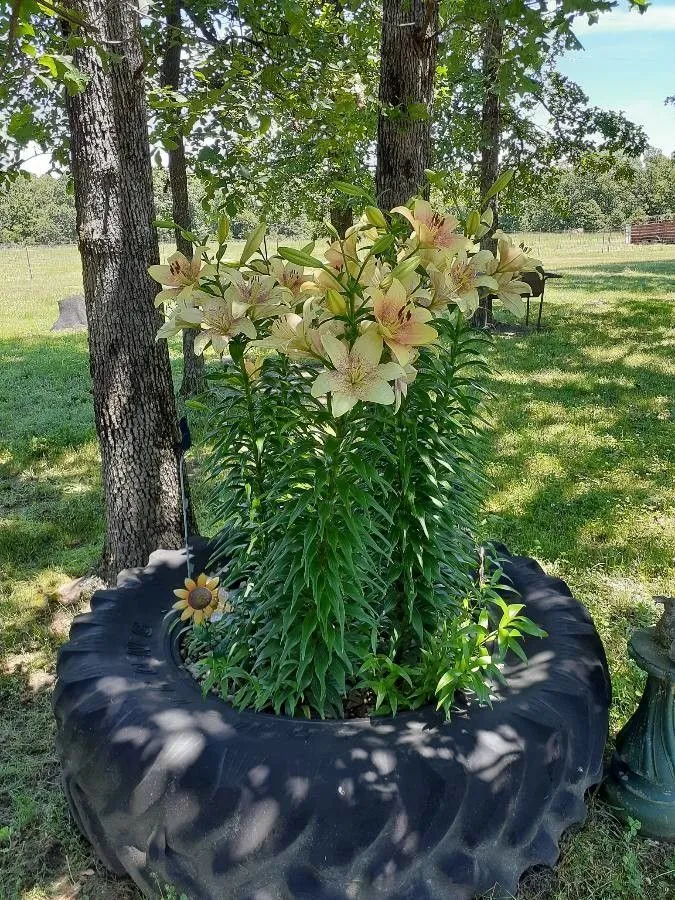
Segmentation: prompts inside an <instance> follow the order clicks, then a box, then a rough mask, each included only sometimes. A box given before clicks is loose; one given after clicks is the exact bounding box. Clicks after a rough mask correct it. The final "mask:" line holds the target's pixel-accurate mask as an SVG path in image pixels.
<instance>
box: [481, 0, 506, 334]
mask: <svg viewBox="0 0 675 900" xmlns="http://www.w3.org/2000/svg"><path fill="white" fill-rule="evenodd" d="M503 45H504V29H503V26H502V23H501V22H500V21H499V16H498V14H497V12H496V10H491V11H490V13H489V18H488V19H487V21H486V23H485V25H484V28H483V111H482V115H481V126H480V149H481V158H480V195H481V198H482V197H484V196H485V195H486V194H487V192H488V191H489V190H490V188H491V187H492V185H493V184H494V183H495V181H496V180H497V176H498V175H499V145H500V143H501V100H500V96H499V73H500V70H501V64H502V50H503ZM488 206H491V207H492V212H493V214H494V221H493V225H492V228H491V229H490V231H489V232H488V233H487V234H486V235H485V236H484V237H483V238H482V240H481V242H480V245H481V248H482V249H483V250H490V251H492V253H494V252H495V251H496V249H497V241H496V240H495V239H494V237H493V235H494V232H495V231H496V230H497V227H498V221H499V219H498V208H497V197H493V198H492V199H491V200H490V201H489V202H488V203H487V204H483V205H482V209H481V211H484V210H486V209H487V208H488ZM492 320H493V318H492V297H491V296H488V297H485V298H483V299H482V300H481V303H480V307H479V308H478V309H477V310H476V313H475V315H474V323H475V324H476V325H478V326H482V327H486V326H487V325H491V324H492Z"/></svg>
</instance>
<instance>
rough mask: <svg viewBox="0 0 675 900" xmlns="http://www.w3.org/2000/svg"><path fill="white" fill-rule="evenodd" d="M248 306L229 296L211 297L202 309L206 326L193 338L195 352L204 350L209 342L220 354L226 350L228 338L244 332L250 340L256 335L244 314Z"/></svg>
mask: <svg viewBox="0 0 675 900" xmlns="http://www.w3.org/2000/svg"><path fill="white" fill-rule="evenodd" d="M247 309H248V307H246V306H245V305H244V304H241V303H236V302H235V301H233V300H232V299H231V298H230V297H211V298H209V301H208V302H207V303H205V304H204V306H203V309H202V325H205V326H206V328H205V329H204V330H202V331H201V332H200V333H199V334H198V335H197V337H196V338H195V353H196V354H197V355H199V354H201V353H203V352H204V350H205V349H206V348H207V347H208V345H209V344H211V346H212V347H213V349H214V350H215V351H216V353H218V354H219V355H221V356H222V354H223V353H225V352H226V351H227V345H228V343H229V339H230V338H233V337H235V336H236V335H238V334H244V335H246V337H248V338H251V339H252V340H253V339H255V338H256V337H257V333H256V330H255V325H254V324H253V322H252V321H251V320H250V319H249V318H248V316H247V315H246V313H247Z"/></svg>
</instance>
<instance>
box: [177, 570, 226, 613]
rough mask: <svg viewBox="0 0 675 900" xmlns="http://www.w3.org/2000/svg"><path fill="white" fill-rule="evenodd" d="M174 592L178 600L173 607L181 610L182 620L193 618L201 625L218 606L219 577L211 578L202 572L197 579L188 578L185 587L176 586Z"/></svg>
mask: <svg viewBox="0 0 675 900" xmlns="http://www.w3.org/2000/svg"><path fill="white" fill-rule="evenodd" d="M174 594H175V595H176V597H178V602H177V603H174V604H173V608H174V609H175V610H178V611H180V614H181V616H180V618H181V621H182V622H187V621H188V619H192V621H193V622H194V624H195V625H201V623H202V622H204V621H206V620H207V619H209V618H210V617H211V615H212V614H213V613H214V612H215V611H216V609H217V607H218V579H217V578H209V577H208V576H207V575H205V574H204V573H203V572H202V574H201V575H200V576H199V577H198V578H197V580H196V581H195V580H194V579H192V578H186V579H185V588H176V590H175V591H174Z"/></svg>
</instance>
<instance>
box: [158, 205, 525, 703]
mask: <svg viewBox="0 0 675 900" xmlns="http://www.w3.org/2000/svg"><path fill="white" fill-rule="evenodd" d="M491 226H492V221H491V218H490V213H489V211H488V212H487V213H484V214H483V215H481V214H479V213H472V214H471V215H470V216H468V217H467V220H466V221H465V222H464V223H460V222H459V221H458V220H457V219H456V218H455V217H453V216H451V215H448V214H446V213H444V212H442V211H440V210H437V209H434V208H433V207H432V205H431V204H430V203H429V202H428V201H426V200H423V199H416V200H413V201H411V203H410V204H409V205H407V206H402V207H396V208H395V209H393V210H391V212H389V213H386V212H383V211H382V210H380V209H378V208H376V207H375V206H372V205H370V206H366V207H365V209H364V213H363V218H362V220H361V221H360V222H358V224H356V225H355V226H354V227H353V228H351V229H349V231H348V232H347V234H346V235H345V236H344V237H340V236H339V235H338V234H337V232H335V231H333V230H331V229H329V230H330V231H331V234H330V237H329V240H328V242H327V245H326V246H325V249H324V250H323V252H321V251H320V250H318V249H317V248H316V246H315V244H310V245H307V246H305V247H304V248H302V249H294V248H291V247H280V248H278V250H277V252H276V253H273V254H270V253H269V252H268V250H267V244H266V241H265V228H264V225H260V226H259V227H258V228H256V229H255V230H254V232H253V233H252V234H251V235H250V236H249V238H248V240H247V241H246V244H245V246H244V249H243V251H242V253H241V255H240V257H239V258H238V259H234V260H228V259H227V258H226V255H227V237H228V222H227V220H226V219H225V218H223V219H222V220H221V222H220V224H219V227H218V233H217V235H216V246H215V249H214V250H212V249H211V244H209V243H208V241H206V240H204V241H200V242H198V245H197V248H196V251H195V256H194V257H193V260H192V261H188V260H187V259H186V258H185V257H184V256H182V255H181V254H179V253H178V254H174V255H173V256H172V257H171V258H170V260H169V264H168V266H153V267H151V269H150V275H151V276H152V277H153V278H155V279H156V280H157V281H159V282H160V283H161V284H162V285H163V290H162V291H161V292H160V294H158V301H159V302H160V303H161V304H163V305H164V309H165V313H166V321H165V323H164V325H163V326H162V328H161V330H160V333H159V336H160V337H171V336H173V335H175V334H178V333H179V332H180V331H182V330H184V329H188V328H189V329H194V330H196V331H197V332H198V334H197V337H196V339H195V351H196V352H198V353H204V352H209V353H213V354H215V356H216V357H217V359H218V360H219V361H220V363H221V368H220V370H218V371H216V372H214V373H213V374H212V378H211V384H212V387H211V390H210V392H209V394H208V396H207V397H206V398H205V399H204V405H205V407H206V409H207V411H208V412H207V417H208V418H209V420H210V425H211V429H210V430H211V437H210V441H209V443H210V445H211V457H210V460H211V467H210V472H209V475H210V480H211V484H212V495H211V504H212V510H213V515H214V521H215V522H217V524H218V528H219V534H218V537H217V538H216V540H215V541H214V544H213V547H214V553H213V558H212V560H211V563H210V568H211V569H212V570H213V571H212V575H211V576H210V577H209V578H207V577H206V576H205V575H204V576H200V577H201V581H200V580H199V579H197V581H196V582H195V584H196V585H202V587H201V588H199V590H201V591H202V593H204V594H205V598H204V599H205V600H206V599H207V598H206V589H207V588H208V589H209V590H211V588H212V586H213V585H215V584H217V583H219V584H220V585H221V589H222V590H223V591H226V595H227V598H228V599H227V604H226V609H225V610H224V609H222V608H220V607H219V605H218V603H217V601H216V599H215V598H216V594H215V593H214V594H213V598H212V602H208V603H204V604H203V607H202V606H201V601H200V604H198V606H199V609H198V610H197V612H195V613H194V614H192V606H194V604H192V603H191V599H190V598H191V597H192V594H191V593H190V588H191V585H190V586H188V588H187V590H185V589H180V590H179V591H178V592H177V593H178V596H179V603H178V604H177V609H178V611H179V612H180V613H181V618H182V620H183V621H185V622H187V623H188V624H187V625H186V628H187V629H188V636H187V639H186V642H185V647H186V653H187V655H188V656H189V658H190V659H191V660H192V661H193V662H195V663H196V664H197V669H198V671H200V673H201V675H202V678H203V680H204V684H205V687H206V688H207V689H208V688H213V689H216V690H219V691H220V692H221V693H222V695H223V696H224V697H225V698H226V699H228V700H229V701H230V702H233V703H234V704H235V705H237V706H238V707H252V708H255V709H273V710H274V711H275V712H285V713H287V714H290V715H297V714H305V715H310V716H312V715H319V716H341V715H345V714H346V713H347V712H348V711H349V709H350V708H351V706H353V705H356V706H359V707H362V706H363V704H364V703H365V704H366V706H368V705H370V708H371V709H372V711H373V712H388V713H396V712H397V711H398V710H399V709H403V708H415V707H417V706H420V705H422V704H424V703H429V702H434V703H436V705H437V706H438V707H439V708H442V709H443V710H444V711H445V712H446V714H449V712H450V709H451V707H452V703H453V700H454V697H455V694H456V692H457V691H458V690H462V691H464V692H465V693H467V694H468V695H470V696H473V697H475V698H476V700H477V701H478V702H489V699H490V684H491V683H493V682H494V679H496V678H499V667H500V664H501V662H502V661H503V659H504V657H505V655H506V653H507V652H509V651H513V652H515V653H518V654H520V655H522V648H521V646H520V640H521V638H522V636H523V634H524V633H532V634H536V633H539V632H538V629H537V628H536V626H534V625H533V624H532V623H531V622H529V620H528V619H527V618H526V617H525V616H524V615H523V613H522V607H521V606H520V605H518V604H510V603H509V602H508V600H506V599H505V597H508V594H506V593H505V589H504V588H503V587H502V586H500V582H499V566H498V564H497V563H496V561H494V560H493V561H490V555H489V554H488V561H487V563H486V562H485V561H484V562H483V565H481V566H480V567H479V566H478V563H477V559H478V557H477V554H478V552H479V551H478V547H477V544H478V535H479V522H480V520H481V516H482V509H481V498H482V492H483V488H484V484H485V480H484V476H483V474H482V466H481V459H482V452H483V449H482V448H483V445H484V442H483V439H482V431H483V426H482V424H481V423H482V421H483V417H482V410H481V402H482V398H483V396H484V394H485V389H484V386H483V384H482V383H481V379H482V377H483V376H484V374H485V372H486V371H487V366H486V362H485V359H484V355H483V345H484V337H483V336H482V335H480V334H478V333H477V332H475V331H473V330H472V329H471V327H470V325H469V319H470V317H471V315H472V314H473V312H475V310H476V309H477V308H478V306H479V304H480V301H481V299H482V298H483V297H486V296H488V295H492V296H493V298H496V299H498V300H501V302H502V303H503V305H504V306H505V307H506V308H508V309H509V310H511V311H512V312H514V313H516V314H520V313H521V312H522V311H523V309H524V304H523V302H522V296H523V295H527V294H528V293H529V291H530V289H529V287H528V285H527V284H525V283H524V282H523V281H521V280H520V278H519V276H520V274H521V273H522V272H524V271H528V270H531V269H534V268H535V267H536V266H537V265H538V264H539V263H538V261H537V260H534V259H531V258H529V257H528V256H526V255H525V254H524V253H523V252H522V250H521V249H520V248H518V247H516V246H514V244H513V243H512V242H511V240H510V238H509V237H508V236H507V235H505V234H503V233H501V232H497V233H496V238H497V252H496V253H495V254H493V253H492V252H490V251H489V250H485V249H482V250H481V249H480V247H479V245H478V241H479V240H480V238H481V237H482V236H483V235H485V234H486V233H487V232H488V231H489V230H490V229H491ZM327 229H328V226H327ZM480 552H481V553H483V554H484V550H481V551H480ZM479 570H480V572H481V573H482V574H481V577H476V572H477V571H479ZM216 577H217V578H219V579H220V581H219V582H216V581H215V580H211V579H215V578H216ZM213 590H214V591H215V588H213ZM184 595H185V596H184ZM195 596H196V595H195ZM200 598H201V594H200V597H199V598H197V599H200ZM216 613H217V614H216Z"/></svg>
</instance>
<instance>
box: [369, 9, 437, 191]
mask: <svg viewBox="0 0 675 900" xmlns="http://www.w3.org/2000/svg"><path fill="white" fill-rule="evenodd" d="M437 47H438V0H383V6H382V42H381V57H380V93H379V100H380V113H379V118H378V123H377V170H376V173H375V187H376V192H377V198H378V202H379V204H380V206H382V207H383V208H384V209H391V207H392V206H396V205H400V204H403V203H406V202H407V201H408V200H409V199H410V197H412V196H413V195H414V194H419V193H421V192H423V191H424V182H425V178H424V170H425V169H426V168H428V164H429V150H430V146H431V111H432V106H433V99H434V78H435V74H436V52H437ZM425 108H426V115H425V114H424V110H425Z"/></svg>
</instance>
